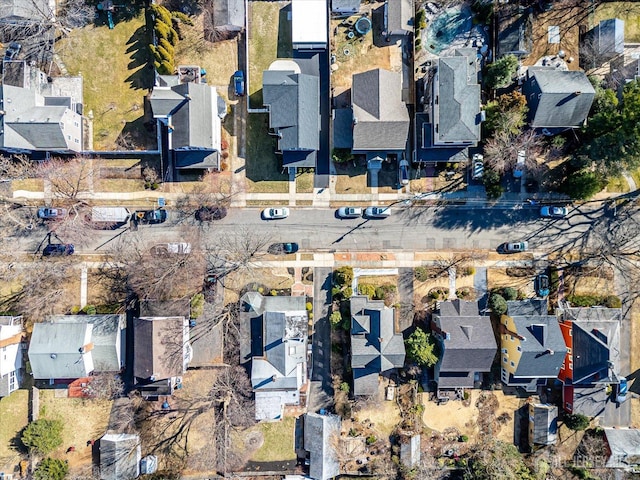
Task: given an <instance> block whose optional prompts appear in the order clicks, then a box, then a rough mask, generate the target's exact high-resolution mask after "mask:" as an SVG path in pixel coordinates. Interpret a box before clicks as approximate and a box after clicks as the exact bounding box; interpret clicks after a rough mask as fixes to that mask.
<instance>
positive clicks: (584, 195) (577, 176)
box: [562, 172, 606, 200]
mask: <svg viewBox="0 0 640 480" xmlns="http://www.w3.org/2000/svg"><path fill="white" fill-rule="evenodd" d="M605 185H606V182H605V181H604V180H603V179H602V177H601V176H600V175H598V174H597V173H595V172H577V173H574V174H571V175H569V176H567V179H566V180H565V182H564V184H563V185H562V190H563V191H564V193H566V194H567V195H569V196H570V197H571V198H574V199H576V200H587V199H588V198H591V197H593V196H594V195H595V194H596V193H598V192H599V191H601V190H602V189H603V188H604V187H605Z"/></svg>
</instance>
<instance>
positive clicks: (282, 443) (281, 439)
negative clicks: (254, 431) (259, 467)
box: [251, 417, 296, 462]
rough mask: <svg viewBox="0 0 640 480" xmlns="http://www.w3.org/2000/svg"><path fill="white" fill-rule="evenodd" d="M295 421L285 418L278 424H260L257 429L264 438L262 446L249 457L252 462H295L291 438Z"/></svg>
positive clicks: (291, 418)
mask: <svg viewBox="0 0 640 480" xmlns="http://www.w3.org/2000/svg"><path fill="white" fill-rule="evenodd" d="M295 423H296V419H295V418H293V417H285V418H283V419H282V420H281V421H279V422H272V423H261V424H259V425H258V426H257V427H256V428H258V429H259V430H260V431H261V432H262V435H263V436H264V444H263V445H262V447H261V448H260V449H258V451H257V452H256V453H255V454H254V455H253V457H251V460H252V461H254V462H277V461H283V460H295V458H296V452H295V450H294V445H293V437H294V430H295Z"/></svg>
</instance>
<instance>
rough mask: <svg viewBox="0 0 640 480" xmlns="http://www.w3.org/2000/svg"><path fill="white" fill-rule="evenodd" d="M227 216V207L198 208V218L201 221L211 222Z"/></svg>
mask: <svg viewBox="0 0 640 480" xmlns="http://www.w3.org/2000/svg"><path fill="white" fill-rule="evenodd" d="M226 216H227V209H226V208H225V207H200V208H199V209H198V210H196V220H198V221H199V222H210V221H212V220H220V219H222V218H224V217H226Z"/></svg>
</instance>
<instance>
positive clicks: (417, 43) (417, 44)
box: [415, 38, 422, 48]
mask: <svg viewBox="0 0 640 480" xmlns="http://www.w3.org/2000/svg"><path fill="white" fill-rule="evenodd" d="M415 43H416V48H418V47H419V46H420V45H421V44H422V40H420V39H419V38H416V42H415Z"/></svg>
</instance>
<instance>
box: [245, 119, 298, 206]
mask: <svg viewBox="0 0 640 480" xmlns="http://www.w3.org/2000/svg"><path fill="white" fill-rule="evenodd" d="M268 126H269V117H268V115H267V114H264V113H252V114H250V115H249V117H248V118H247V162H246V168H247V172H246V173H247V187H248V190H249V191H250V192H263V193H287V192H288V191H289V181H288V178H289V177H288V176H287V175H286V174H283V173H282V169H281V168H280V159H279V158H278V157H276V154H275V153H273V151H274V147H275V140H274V139H273V137H270V136H269V135H268V134H267V129H268Z"/></svg>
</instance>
